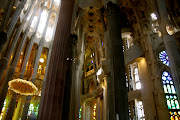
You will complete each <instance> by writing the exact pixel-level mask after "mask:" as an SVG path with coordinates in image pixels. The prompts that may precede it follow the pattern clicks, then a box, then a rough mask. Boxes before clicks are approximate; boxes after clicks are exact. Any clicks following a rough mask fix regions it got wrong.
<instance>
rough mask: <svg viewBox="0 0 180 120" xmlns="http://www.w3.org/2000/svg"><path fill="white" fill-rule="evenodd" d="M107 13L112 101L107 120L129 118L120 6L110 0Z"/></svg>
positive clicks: (109, 91) (108, 93) (108, 87)
mask: <svg viewBox="0 0 180 120" xmlns="http://www.w3.org/2000/svg"><path fill="white" fill-rule="evenodd" d="M106 14H107V32H108V38H107V59H109V60H110V74H108V75H107V78H108V79H107V98H108V102H107V103H111V104H108V119H107V120H118V119H119V120H128V98H127V88H126V79H125V64H124V54H123V48H122V46H123V43H122V42H123V41H122V37H121V24H120V23H121V12H120V8H119V6H118V5H117V4H114V3H112V2H108V3H107V8H106Z"/></svg>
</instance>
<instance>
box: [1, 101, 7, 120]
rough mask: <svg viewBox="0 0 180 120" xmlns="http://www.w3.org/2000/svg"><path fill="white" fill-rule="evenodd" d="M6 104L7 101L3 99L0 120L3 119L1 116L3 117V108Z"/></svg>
mask: <svg viewBox="0 0 180 120" xmlns="http://www.w3.org/2000/svg"><path fill="white" fill-rule="evenodd" d="M6 102H7V100H6V99H5V100H4V104H3V108H2V110H1V114H0V120H2V119H3V115H4V112H5V107H6Z"/></svg>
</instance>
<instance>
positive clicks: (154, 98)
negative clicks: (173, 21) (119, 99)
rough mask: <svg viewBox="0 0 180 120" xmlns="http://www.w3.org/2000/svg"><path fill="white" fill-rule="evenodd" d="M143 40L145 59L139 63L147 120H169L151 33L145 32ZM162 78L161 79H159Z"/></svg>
mask: <svg viewBox="0 0 180 120" xmlns="http://www.w3.org/2000/svg"><path fill="white" fill-rule="evenodd" d="M143 34H144V35H143V37H142V38H141V40H142V41H143V40H144V41H145V42H144V44H143V45H144V46H146V47H147V48H149V49H147V50H145V58H143V59H142V60H141V61H139V62H138V68H139V76H140V81H141V83H142V91H141V95H142V100H143V104H144V105H143V106H144V110H145V111H144V112H145V117H146V119H153V116H154V119H155V118H156V119H160V120H168V119H169V118H170V117H169V114H168V112H169V111H168V109H167V104H166V101H165V96H164V91H163V86H162V82H161V81H162V80H161V77H160V76H159V71H158V68H157V65H156V62H155V61H156V60H155V59H154V53H153V50H152V48H153V47H152V40H151V36H150V35H151V31H148V30H144V31H143ZM159 77H160V78H159Z"/></svg>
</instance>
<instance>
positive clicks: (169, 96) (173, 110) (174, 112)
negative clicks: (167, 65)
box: [162, 71, 180, 120]
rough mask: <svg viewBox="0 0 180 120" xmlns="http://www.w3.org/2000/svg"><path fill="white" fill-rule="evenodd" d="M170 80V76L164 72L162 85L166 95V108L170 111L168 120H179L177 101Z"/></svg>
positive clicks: (179, 111) (179, 112)
mask: <svg viewBox="0 0 180 120" xmlns="http://www.w3.org/2000/svg"><path fill="white" fill-rule="evenodd" d="M172 80H173V79H172V77H171V75H170V74H169V73H168V72H167V71H164V72H163V74H162V83H163V88H164V92H165V95H166V102H167V106H168V109H169V111H170V112H169V113H170V116H171V117H170V120H176V119H177V120H180V109H179V102H178V100H177V95H176V89H175V87H174V82H173V81H172Z"/></svg>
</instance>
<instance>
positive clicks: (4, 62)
mask: <svg viewBox="0 0 180 120" xmlns="http://www.w3.org/2000/svg"><path fill="white" fill-rule="evenodd" d="M31 6H32V4H31ZM28 13H29V12H27V14H26V17H25V18H24V19H23V22H22V23H21V25H20V26H19V27H18V29H17V33H16V35H15V37H14V39H13V41H12V43H11V44H10V46H9V47H8V46H7V47H8V48H7V52H5V53H4V54H3V53H2V54H1V58H0V66H1V67H0V78H1V77H2V75H3V73H4V70H5V69H6V67H7V66H8V62H9V59H10V57H11V54H12V52H13V50H14V48H15V46H16V43H17V41H18V39H19V37H20V34H21V32H22V29H23V27H24V24H25V23H26V19H27V16H28ZM34 14H35V12H34ZM31 22H32V17H31ZM31 22H30V23H31ZM8 39H9V38H8Z"/></svg>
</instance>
